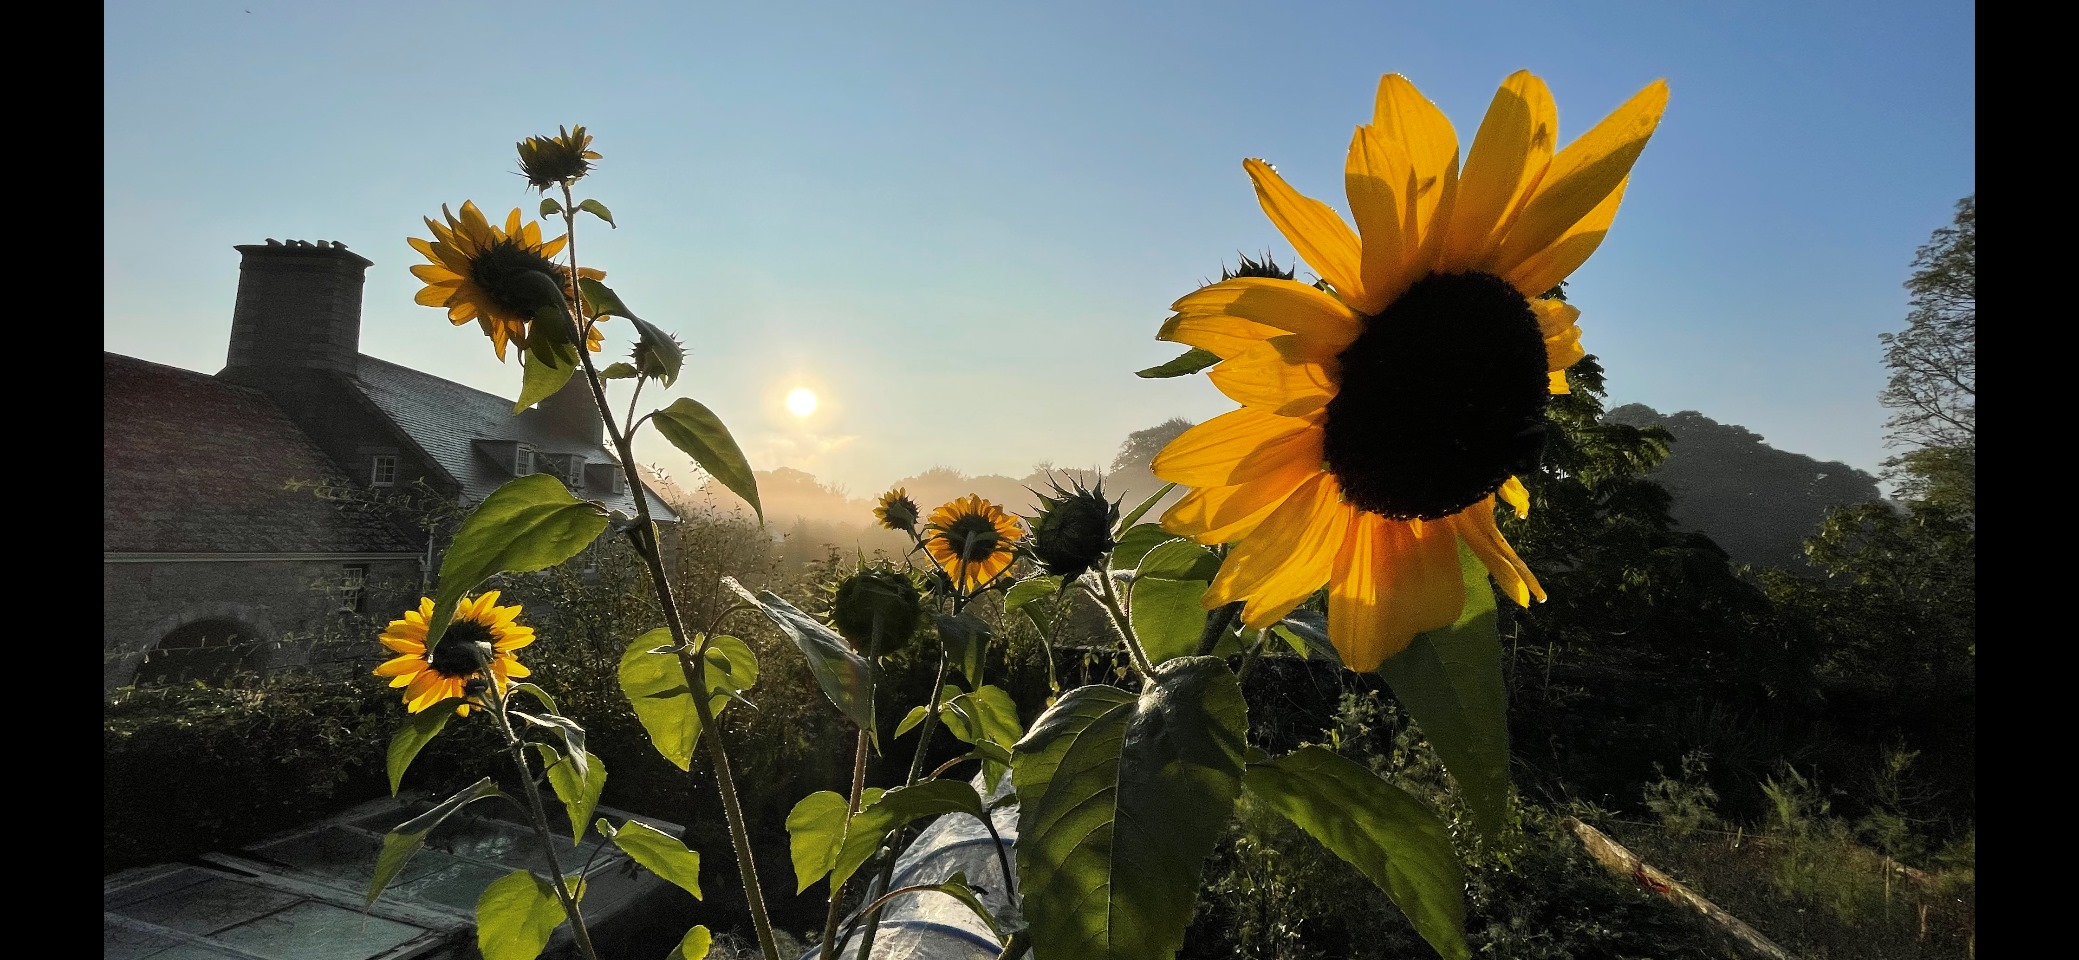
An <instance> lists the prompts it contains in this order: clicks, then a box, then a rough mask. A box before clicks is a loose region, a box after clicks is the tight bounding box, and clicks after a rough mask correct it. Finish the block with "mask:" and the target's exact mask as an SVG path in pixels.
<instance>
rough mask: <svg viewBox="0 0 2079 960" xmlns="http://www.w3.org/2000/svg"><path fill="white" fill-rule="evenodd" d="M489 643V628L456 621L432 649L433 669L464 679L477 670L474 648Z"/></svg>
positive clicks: (466, 621) (475, 623)
mask: <svg viewBox="0 0 2079 960" xmlns="http://www.w3.org/2000/svg"><path fill="white" fill-rule="evenodd" d="M490 642H491V628H489V627H486V626H484V625H483V624H481V623H478V622H476V621H474V620H457V621H455V622H454V623H451V624H449V625H448V632H447V633H444V634H442V635H441V637H440V643H438V644H435V645H434V647H433V669H434V671H435V672H437V673H440V674H443V675H445V676H450V677H466V676H469V675H470V674H473V673H475V672H476V670H477V663H476V651H475V649H474V648H475V647H476V645H477V644H479V643H490Z"/></svg>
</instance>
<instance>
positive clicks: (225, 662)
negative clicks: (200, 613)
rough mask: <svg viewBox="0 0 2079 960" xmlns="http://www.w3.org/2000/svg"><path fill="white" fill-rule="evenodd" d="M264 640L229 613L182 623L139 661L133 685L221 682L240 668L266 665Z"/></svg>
mask: <svg viewBox="0 0 2079 960" xmlns="http://www.w3.org/2000/svg"><path fill="white" fill-rule="evenodd" d="M264 646H265V640H264V639H263V638H262V637H261V636H260V633H259V631H257V630H255V629H253V628H252V627H250V626H248V625H246V624H244V623H241V622H239V621H237V620H233V619H230V618H228V617H210V618H207V619H203V620H197V621H195V622H193V623H190V624H188V625H186V626H183V627H181V628H179V629H177V630H174V631H173V632H171V633H168V634H167V635H166V636H165V638H164V639H161V640H160V641H159V642H158V644H157V645H155V646H154V647H152V649H151V650H150V651H148V652H147V653H146V654H145V655H144V662H143V663H140V664H138V667H137V678H136V680H134V681H132V682H133V683H135V684H136V685H138V686H140V687H142V686H148V685H151V684H163V683H187V682H189V681H192V680H200V681H202V682H204V683H210V684H216V683H222V682H224V681H225V680H228V679H230V678H231V676H232V675H233V674H235V673H237V672H239V671H240V670H249V669H250V670H257V669H260V668H261V667H263V666H265V662H266V661H265V657H264V653H265V651H264Z"/></svg>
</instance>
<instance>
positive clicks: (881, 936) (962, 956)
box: [801, 775, 1018, 960]
mask: <svg viewBox="0 0 2079 960" xmlns="http://www.w3.org/2000/svg"><path fill="white" fill-rule="evenodd" d="M1008 780H1009V778H1008V777H1006V778H1005V780H1004V782H1002V783H1000V784H999V785H998V787H997V789H996V790H995V791H991V792H990V793H989V794H988V795H987V798H988V799H991V800H993V799H995V798H996V797H998V796H1001V795H1002V794H1003V793H1005V792H1008V790H1009V782H1008ZM973 783H974V786H975V789H977V790H980V789H981V787H982V779H981V776H980V775H977V776H976V777H975V779H974V781H973ZM989 821H990V823H991V824H993V825H994V826H995V827H996V833H997V836H998V837H1001V838H1002V840H1003V847H1002V856H1001V857H1000V858H999V856H998V847H997V845H996V841H995V840H994V839H992V838H991V837H990V836H989V831H988V830H987V829H986V828H984V827H983V826H982V822H981V821H980V820H977V819H975V818H974V817H971V816H968V815H967V814H964V813H953V814H947V815H945V816H942V817H939V818H937V819H935V820H933V821H932V822H931V823H930V825H928V826H926V827H925V828H924V831H923V832H922V833H920V834H918V835H917V839H916V840H915V841H914V842H912V843H911V844H910V845H909V848H908V849H906V850H904V851H903V852H902V855H901V856H899V857H896V858H895V873H894V874H893V875H892V876H891V877H890V878H889V884H888V887H887V888H886V889H887V890H895V889H898V888H901V887H907V886H914V885H917V884H926V883H944V882H945V881H946V880H948V879H951V878H952V876H953V875H954V874H956V873H959V874H965V875H966V877H967V884H968V886H969V887H971V888H973V890H974V891H975V895H976V898H977V899H979V900H981V901H982V903H983V905H984V906H987V907H988V908H989V911H990V913H992V914H995V915H997V916H1002V915H1004V913H1005V908H1006V907H1008V906H1010V905H1011V902H1012V893H1011V889H1010V885H1009V884H1008V883H1006V882H1005V877H1004V875H1003V863H1004V862H1005V861H1008V862H1010V863H1012V864H1014V865H1015V864H1016V863H1017V860H1016V854H1015V853H1014V852H1013V851H1014V848H1015V847H1016V846H1017V844H1018V805H1017V804H1015V803H1011V804H1005V805H1004V806H1001V807H998V808H996V810H994V811H992V812H991V813H990V816H989ZM882 892H885V891H875V896H879V895H880V894H881V893H882ZM857 919H858V917H857V915H856V914H854V915H853V916H849V917H846V918H845V919H844V921H843V922H841V923H839V924H838V935H839V936H840V937H842V936H844V931H845V928H846V927H853V928H854V929H853V932H852V935H851V937H850V939H848V940H846V941H845V943H844V946H843V952H842V953H841V954H839V956H840V957H841V958H842V960H865V958H862V957H861V955H860V953H859V945H860V942H861V941H862V940H863V939H864V938H863V936H862V934H863V933H864V929H863V928H862V927H858V926H855V921H856V920H857ZM1002 950H1003V944H1002V943H1000V942H999V941H998V940H997V939H996V935H995V934H993V933H991V932H990V931H989V925H988V924H987V923H984V922H982V918H981V917H978V916H976V915H975V912H974V911H973V910H972V909H969V908H968V906H967V905H966V904H964V903H961V902H960V901H959V900H956V899H954V898H952V897H950V896H947V895H945V894H942V893H936V892H924V893H906V894H903V895H902V896H899V897H896V898H895V899H893V900H890V901H889V902H888V906H887V907H886V909H884V910H882V911H881V924H880V932H879V933H877V934H875V936H874V944H873V956H872V958H871V960H995V958H996V955H997V954H998V953H1000V952H1002ZM822 955H823V948H822V947H821V946H820V945H819V946H815V947H811V948H809V950H808V951H807V952H805V953H803V954H802V955H801V960H820V958H821V957H822Z"/></svg>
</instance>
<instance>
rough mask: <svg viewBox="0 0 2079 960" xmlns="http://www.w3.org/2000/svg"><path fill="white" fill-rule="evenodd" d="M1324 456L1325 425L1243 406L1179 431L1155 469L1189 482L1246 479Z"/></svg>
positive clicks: (1212, 483) (1222, 483)
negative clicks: (1322, 445)
mask: <svg viewBox="0 0 2079 960" xmlns="http://www.w3.org/2000/svg"><path fill="white" fill-rule="evenodd" d="M1294 462H1298V463H1308V464H1319V463H1320V462H1321V428H1320V427H1319V426H1317V425H1315V424H1313V423H1312V422H1310V421H1308V420H1305V419H1301V418H1297V417H1281V416H1278V415H1277V414H1274V413H1264V412H1262V411H1260V410H1252V409H1249V408H1248V407H1243V408H1241V409H1239V410H1233V411H1229V412H1227V413H1223V414H1221V415H1219V416H1217V417H1214V418H1213V419H1211V420H1207V421H1206V422H1204V423H1201V424H1199V425H1197V426H1195V427H1192V428H1191V429H1189V430H1186V431H1184V432H1183V433H1182V434H1180V435H1178V437H1177V438H1176V439H1175V440H1172V441H1170V443H1169V446H1166V447H1164V448H1162V451H1161V452H1160V453H1157V454H1156V455H1155V462H1154V464H1153V465H1152V467H1153V469H1154V471H1155V475H1156V476H1158V477H1161V478H1162V479H1164V480H1169V481H1173V482H1175V483H1180V484H1183V485H1184V486H1187V487H1227V486H1233V485H1235V484H1238V483H1246V482H1248V481H1250V480H1254V479H1256V478H1257V477H1261V476H1264V475H1265V474H1269V473H1271V472H1273V471H1276V470H1278V469H1279V468H1281V467H1283V466H1285V465H1286V464H1289V463H1294Z"/></svg>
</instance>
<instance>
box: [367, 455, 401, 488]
mask: <svg viewBox="0 0 2079 960" xmlns="http://www.w3.org/2000/svg"><path fill="white" fill-rule="evenodd" d="M368 485H369V486H371V487H393V486H396V485H397V458H396V457H375V458H373V459H372V460H370V462H369V467H368Z"/></svg>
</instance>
